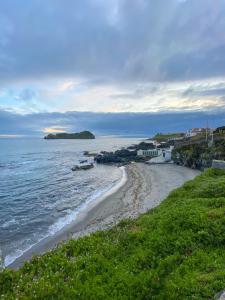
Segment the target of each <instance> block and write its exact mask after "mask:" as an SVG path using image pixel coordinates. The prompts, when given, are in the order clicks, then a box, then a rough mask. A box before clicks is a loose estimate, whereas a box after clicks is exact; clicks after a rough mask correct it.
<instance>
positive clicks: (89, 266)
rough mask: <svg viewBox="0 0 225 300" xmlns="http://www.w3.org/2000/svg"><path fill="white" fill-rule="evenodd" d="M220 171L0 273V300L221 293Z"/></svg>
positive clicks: (223, 206)
mask: <svg viewBox="0 0 225 300" xmlns="http://www.w3.org/2000/svg"><path fill="white" fill-rule="evenodd" d="M224 233H225V172H224V171H220V170H212V169H210V170H208V171H206V172H204V173H203V174H201V175H200V176H199V177H197V178H196V179H195V180H193V181H190V182H187V183H186V184H185V185H184V186H183V187H182V188H180V189H178V190H175V191H174V192H172V193H171V194H170V195H169V197H168V198H167V199H166V200H165V201H164V202H163V203H162V204H161V205H160V206H159V207H157V208H155V209H154V210H152V211H150V212H149V213H147V214H144V215H142V216H140V217H139V218H138V219H137V220H135V221H131V220H126V221H123V222H121V223H120V224H119V225H118V226H116V227H114V228H113V229H111V230H109V231H102V232H97V233H95V234H92V235H91V236H90V237H84V238H81V239H79V240H77V241H73V240H70V241H68V242H67V243H65V244H63V245H61V246H59V247H58V248H57V249H56V250H54V251H51V252H49V253H47V254H45V255H43V256H41V257H35V258H34V259H33V260H32V261H31V262H30V263H26V264H25V265H24V267H23V268H22V269H20V270H19V271H16V272H14V271H11V270H5V271H3V272H2V273H1V274H0V295H1V296H0V299H7V300H10V299H54V300H55V299H85V300H86V299H93V300H96V299H160V300H161V299H166V300H169V299H172V300H176V299H178V300H179V299H196V300H200V299H213V297H214V295H215V294H217V293H218V292H220V291H221V290H223V289H224V288H225V234H224Z"/></svg>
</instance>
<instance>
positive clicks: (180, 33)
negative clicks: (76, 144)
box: [0, 0, 225, 135]
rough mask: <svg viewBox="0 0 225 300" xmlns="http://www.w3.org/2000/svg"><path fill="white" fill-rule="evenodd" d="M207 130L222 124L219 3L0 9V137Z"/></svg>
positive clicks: (174, 0) (224, 83)
mask: <svg viewBox="0 0 225 300" xmlns="http://www.w3.org/2000/svg"><path fill="white" fill-rule="evenodd" d="M207 120H208V121H210V122H211V126H217V125H221V124H225V0H186V1H185V0H157V1H156V0H107V1H106V0H54V1H52V0H29V1H28V0H20V1H15V0H1V2H0V135H10V134H12V135H14V134H22V135H26V134H29V135H32V134H42V133H45V132H54V131H64V130H65V131H76V130H82V129H90V130H95V131H96V132H97V133H99V134H101V133H102V134H107V133H109V134H132V133H133V134H145V133H149V134H150V133H154V132H155V131H159V130H160V131H168V130H176V129H177V130H178V131H179V130H185V129H187V128H189V127H192V126H205V123H206V122H207ZM128 124H129V126H128ZM157 129H158V130H157Z"/></svg>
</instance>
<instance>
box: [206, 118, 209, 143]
mask: <svg viewBox="0 0 225 300" xmlns="http://www.w3.org/2000/svg"><path fill="white" fill-rule="evenodd" d="M208 127H209V125H208V120H207V123H206V130H205V141H206V143H207V142H208Z"/></svg>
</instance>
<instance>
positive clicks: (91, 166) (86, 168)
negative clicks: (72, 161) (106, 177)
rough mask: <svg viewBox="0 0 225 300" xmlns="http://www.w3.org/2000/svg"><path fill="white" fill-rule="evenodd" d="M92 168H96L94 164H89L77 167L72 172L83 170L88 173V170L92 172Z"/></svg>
mask: <svg viewBox="0 0 225 300" xmlns="http://www.w3.org/2000/svg"><path fill="white" fill-rule="evenodd" d="M92 168H94V164H93V163H91V164H88V165H83V166H78V165H76V166H74V167H73V168H72V169H71V170H72V171H81V170H85V171H86V170H90V169H92Z"/></svg>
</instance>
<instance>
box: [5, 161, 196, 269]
mask: <svg viewBox="0 0 225 300" xmlns="http://www.w3.org/2000/svg"><path fill="white" fill-rule="evenodd" d="M125 170H126V171H125ZM125 172H126V173H125ZM198 174H199V171H196V170H191V169H188V168H185V167H181V166H176V165H174V164H165V165H146V164H141V163H133V164H130V165H128V166H126V167H125V169H123V179H122V180H121V182H120V183H119V185H118V186H117V187H114V188H112V189H111V190H110V191H109V192H106V193H105V194H104V195H103V196H101V197H99V198H98V199H97V200H96V201H93V203H91V202H90V203H89V206H88V208H87V209H86V210H84V211H82V212H81V213H79V214H78V216H77V218H76V220H74V221H73V222H72V223H71V224H69V225H67V226H65V227H64V228H63V229H62V230H60V231H59V232H57V233H56V234H55V235H54V236H49V237H47V238H45V239H43V240H41V241H40V242H39V243H38V244H36V245H34V246H33V247H31V248H30V249H29V250H28V251H26V252H24V253H23V254H22V255H21V256H20V257H18V258H17V259H16V260H15V261H14V262H13V263H11V264H9V265H8V266H7V268H12V269H17V268H20V267H21V266H22V265H23V264H24V262H26V261H28V260H30V259H31V258H32V256H33V255H39V254H43V253H45V252H47V251H49V250H51V249H53V248H55V247H56V246H57V245H58V244H60V243H61V242H63V241H66V240H68V239H70V238H78V237H81V236H84V235H88V234H90V233H92V232H95V231H97V230H104V229H108V228H110V227H112V226H114V225H115V224H117V223H118V222H119V221H121V220H122V219H126V218H135V217H137V216H138V215H139V214H141V213H144V212H146V211H147V210H149V209H151V208H153V207H155V206H157V205H159V204H160V202H161V201H162V200H163V199H165V198H166V196H167V195H168V194H169V193H170V192H171V191H172V190H173V189H175V188H177V187H179V186H181V185H182V184H183V183H184V182H185V181H187V180H190V179H192V178H194V177H195V176H196V175H198Z"/></svg>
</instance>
